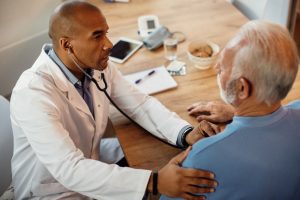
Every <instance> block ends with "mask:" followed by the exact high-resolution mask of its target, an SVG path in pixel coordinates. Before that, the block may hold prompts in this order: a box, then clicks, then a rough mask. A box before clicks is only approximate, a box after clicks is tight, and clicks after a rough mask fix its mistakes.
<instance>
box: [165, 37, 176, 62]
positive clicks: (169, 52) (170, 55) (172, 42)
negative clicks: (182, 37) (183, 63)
mask: <svg viewBox="0 0 300 200" xmlns="http://www.w3.org/2000/svg"><path fill="white" fill-rule="evenodd" d="M177 44H178V41H177V39H176V38H172V37H168V38H166V39H164V51H165V57H166V59H168V60H176V58H177Z"/></svg>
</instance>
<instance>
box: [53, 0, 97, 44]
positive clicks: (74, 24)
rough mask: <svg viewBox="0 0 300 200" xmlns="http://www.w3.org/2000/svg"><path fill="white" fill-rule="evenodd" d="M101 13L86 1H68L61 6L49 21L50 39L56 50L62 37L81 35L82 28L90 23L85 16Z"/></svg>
mask: <svg viewBox="0 0 300 200" xmlns="http://www.w3.org/2000/svg"><path fill="white" fill-rule="evenodd" d="M91 12H98V13H101V11H100V10H99V9H98V8H97V7H96V6H94V5H92V4H89V3H87V2H84V1H77V0H76V1H74V0H73V1H66V2H64V3H62V4H60V5H59V6H58V7H57V8H56V9H55V10H54V13H53V14H52V16H51V18H50V21H49V37H50V38H51V39H52V43H53V47H54V48H55V49H56V48H57V45H58V44H59V39H60V38H62V37H66V38H73V37H75V36H76V35H78V34H79V33H80V30H81V29H82V27H83V26H84V25H85V24H86V23H88V20H87V19H86V18H85V14H87V13H91Z"/></svg>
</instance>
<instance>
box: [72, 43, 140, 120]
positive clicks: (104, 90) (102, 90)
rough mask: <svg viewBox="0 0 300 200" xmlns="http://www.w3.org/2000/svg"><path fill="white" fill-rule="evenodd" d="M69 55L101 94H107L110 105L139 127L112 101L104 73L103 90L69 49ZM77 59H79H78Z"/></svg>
mask: <svg viewBox="0 0 300 200" xmlns="http://www.w3.org/2000/svg"><path fill="white" fill-rule="evenodd" d="M68 54H69V57H70V58H71V60H72V61H73V63H74V64H75V66H76V67H77V68H78V69H79V70H80V71H81V72H82V73H83V74H84V75H85V76H86V77H87V78H88V79H89V80H91V81H92V82H93V83H94V84H95V85H96V87H97V89H98V90H100V91H101V92H103V93H104V94H105V96H106V97H107V99H108V100H109V101H110V103H111V104H112V105H113V106H114V107H115V108H116V109H117V110H118V111H119V112H120V113H122V114H123V115H124V116H125V117H126V118H127V119H129V120H130V121H131V122H133V123H134V124H137V125H139V124H138V123H136V122H135V121H134V120H133V119H132V118H131V117H129V116H128V115H127V114H126V113H125V112H124V111H123V110H122V109H121V108H119V106H118V105H117V104H116V103H115V102H114V101H113V100H112V99H111V97H110V96H109V94H108V93H107V82H106V80H105V76H104V73H103V72H102V73H101V74H100V78H101V80H102V81H103V84H104V86H103V87H102V88H101V87H100V85H99V84H98V81H97V80H96V79H95V78H93V77H92V76H91V75H90V74H88V73H87V72H86V71H85V70H84V69H82V67H80V65H79V64H78V63H77V62H76V60H75V59H74V57H75V58H76V56H75V55H74V54H73V53H72V52H71V50H70V49H69V48H68ZM76 59H77V58H76Z"/></svg>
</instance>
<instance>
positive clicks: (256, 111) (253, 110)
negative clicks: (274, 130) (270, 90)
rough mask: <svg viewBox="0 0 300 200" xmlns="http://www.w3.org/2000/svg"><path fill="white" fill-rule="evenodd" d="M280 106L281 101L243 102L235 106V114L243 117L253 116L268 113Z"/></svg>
mask: <svg viewBox="0 0 300 200" xmlns="http://www.w3.org/2000/svg"><path fill="white" fill-rule="evenodd" d="M280 107H281V102H280V101H278V102H276V103H273V104H272V105H267V104H266V103H259V104H258V103H255V102H249V101H248V102H244V103H242V104H241V105H239V106H238V107H237V108H236V112H235V115H237V116H244V117H246V116H247V117H255V116H263V115H268V114H271V113H273V112H275V111H276V110H278V108H280Z"/></svg>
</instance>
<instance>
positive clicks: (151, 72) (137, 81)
mask: <svg viewBox="0 0 300 200" xmlns="http://www.w3.org/2000/svg"><path fill="white" fill-rule="evenodd" d="M154 73H155V70H152V71H150V72H148V74H146V76H144V77H142V78H139V79H138V80H136V81H134V83H135V84H139V83H140V82H141V81H142V80H144V79H146V78H147V77H149V76H151V75H152V74H154Z"/></svg>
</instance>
